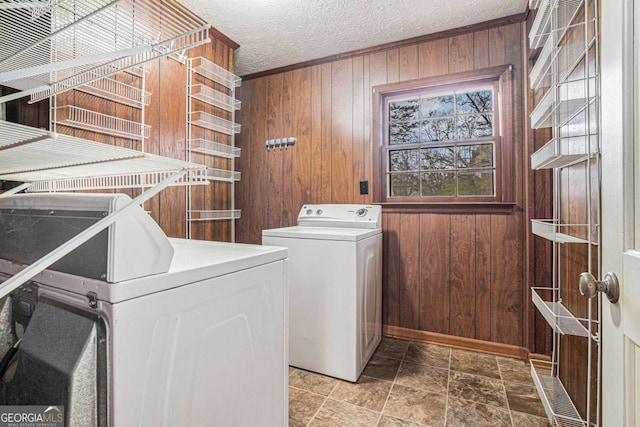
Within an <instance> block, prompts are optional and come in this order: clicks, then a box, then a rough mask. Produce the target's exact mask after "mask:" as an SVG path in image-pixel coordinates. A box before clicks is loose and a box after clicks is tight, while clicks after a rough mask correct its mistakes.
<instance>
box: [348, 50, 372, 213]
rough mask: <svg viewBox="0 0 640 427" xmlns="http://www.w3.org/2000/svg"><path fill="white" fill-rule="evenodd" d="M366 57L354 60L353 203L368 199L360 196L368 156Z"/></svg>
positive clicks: (365, 201) (365, 176)
mask: <svg viewBox="0 0 640 427" xmlns="http://www.w3.org/2000/svg"><path fill="white" fill-rule="evenodd" d="M364 78H365V77H364V57H362V56H358V57H355V58H353V97H352V99H353V107H352V112H353V114H352V125H351V126H352V129H353V130H352V138H353V202H354V203H362V204H365V203H367V198H366V196H364V195H361V194H360V187H359V183H360V180H365V179H366V178H367V175H366V163H367V160H366V159H367V155H366V152H365V139H364V132H365V131H364V123H365V112H366V111H368V110H367V109H366V108H365V98H366V96H365V89H364V88H365V81H364Z"/></svg>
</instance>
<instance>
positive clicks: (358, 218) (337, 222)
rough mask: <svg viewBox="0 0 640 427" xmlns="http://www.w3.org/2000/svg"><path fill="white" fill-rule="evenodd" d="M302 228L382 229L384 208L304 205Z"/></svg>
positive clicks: (300, 224) (301, 216)
mask: <svg viewBox="0 0 640 427" xmlns="http://www.w3.org/2000/svg"><path fill="white" fill-rule="evenodd" d="M298 225H299V226H302V227H333V228H369V229H371V228H381V227H382V207H381V206H375V205H347V204H340V205H336V204H333V205H322V204H321V205H311V204H309V205H303V206H302V208H301V209H300V213H299V214H298Z"/></svg>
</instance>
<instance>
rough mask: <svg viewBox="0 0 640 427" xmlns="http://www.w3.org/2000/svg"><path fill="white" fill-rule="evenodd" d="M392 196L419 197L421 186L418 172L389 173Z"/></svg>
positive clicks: (390, 193)
mask: <svg viewBox="0 0 640 427" xmlns="http://www.w3.org/2000/svg"><path fill="white" fill-rule="evenodd" d="M389 185H390V187H391V188H389V195H390V196H391V197H418V196H419V195H420V193H419V191H418V189H419V188H420V185H419V182H418V174H417V173H392V174H390V175H389Z"/></svg>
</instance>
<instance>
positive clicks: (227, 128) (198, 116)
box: [189, 111, 240, 135]
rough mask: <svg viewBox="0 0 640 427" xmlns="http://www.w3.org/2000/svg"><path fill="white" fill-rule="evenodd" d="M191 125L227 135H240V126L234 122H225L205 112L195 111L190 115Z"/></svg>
mask: <svg viewBox="0 0 640 427" xmlns="http://www.w3.org/2000/svg"><path fill="white" fill-rule="evenodd" d="M189 119H190V120H189V123H190V124H192V125H196V126H200V127H202V128H205V129H209V130H213V131H216V132H220V133H225V134H227V135H234V134H236V133H240V125H239V124H236V123H233V122H232V121H229V120H225V119H223V118H221V117H218V116H214V115H213V114H209V113H205V112H204V111H194V112H192V113H191V114H190V115H189Z"/></svg>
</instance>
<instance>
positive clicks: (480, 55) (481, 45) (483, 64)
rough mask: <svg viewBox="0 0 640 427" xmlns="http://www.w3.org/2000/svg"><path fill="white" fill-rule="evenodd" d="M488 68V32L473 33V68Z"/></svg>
mask: <svg viewBox="0 0 640 427" xmlns="http://www.w3.org/2000/svg"><path fill="white" fill-rule="evenodd" d="M488 66H489V30H481V31H476V32H475V33H473V68H475V69H476V70H480V69H482V68H487V67H488Z"/></svg>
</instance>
